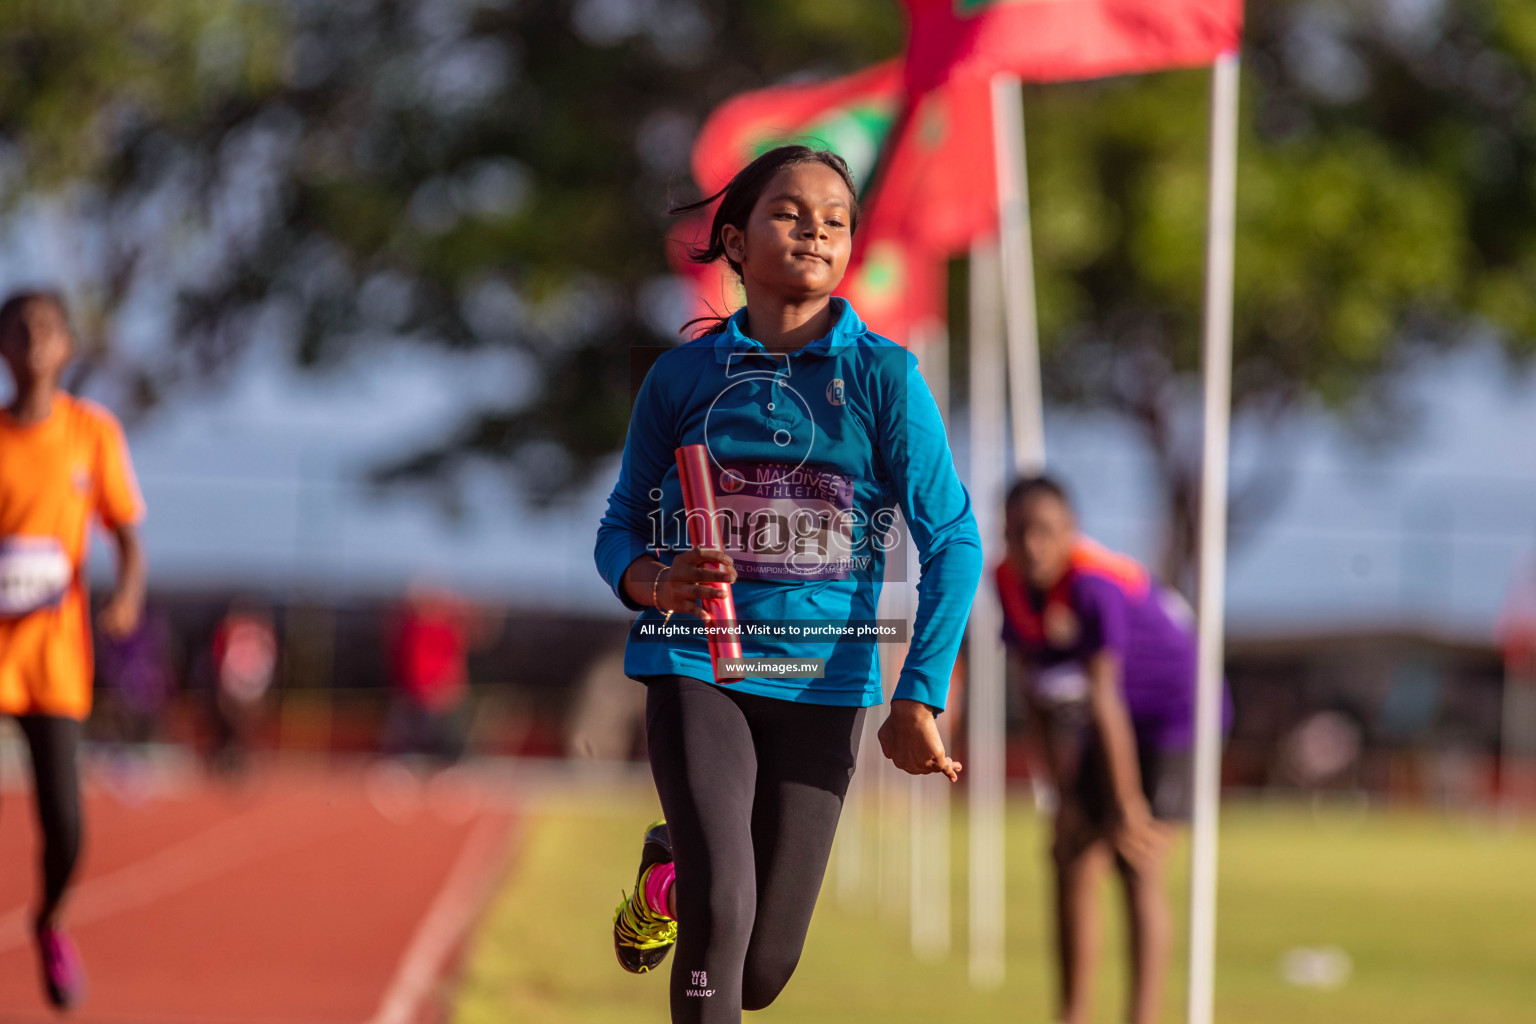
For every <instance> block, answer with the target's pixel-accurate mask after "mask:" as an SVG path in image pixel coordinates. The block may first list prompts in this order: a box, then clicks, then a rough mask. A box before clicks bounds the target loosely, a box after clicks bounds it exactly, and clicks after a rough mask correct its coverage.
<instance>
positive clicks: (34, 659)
mask: <svg viewBox="0 0 1536 1024" xmlns="http://www.w3.org/2000/svg"><path fill="white" fill-rule="evenodd" d="M143 514H144V503H143V500H142V499H141V498H140V497H139V488H138V484H137V483H136V482H135V481H134V477H133V466H132V464H131V463H130V462H129V460H128V448H127V445H126V444H125V443H124V441H123V432H122V428H121V427H120V426H119V425H118V423H117V420H116V419H114V418H113V416H112V414H111V413H109V412H107V411H106V410H105V409H103V408H101V407H100V406H98V405H95V404H94V403H91V402H86V401H81V400H80V399H76V398H71V397H69V396H68V395H63V394H60V395H59V396H58V397H56V398H55V399H54V401H53V409H52V410H51V411H50V412H49V414H48V417H47V418H46V419H44V420H42V421H41V422H39V423H32V424H26V425H23V424H20V423H17V422H16V421H15V420H14V419H13V418H12V417H11V415H10V413H9V412H7V411H5V410H3V409H0V550H8V551H12V552H14V551H18V550H20V551H26V552H35V551H39V550H41V551H45V552H50V553H52V554H53V556H54V557H55V559H56V560H57V558H58V555H59V553H60V552H62V557H63V559H64V560H67V565H65V566H64V570H65V573H66V582H64V583H63V584H62V587H63V589H62V593H60V594H58V596H57V598H56V599H54V600H52V601H50V602H47V603H46V604H45V605H44V606H43V607H39V608H37V609H36V610H33V611H21V612H20V613H17V612H16V611H14V610H12V609H8V610H7V611H6V612H5V613H0V714H6V715H59V716H63V717H68V718H77V719H79V718H84V717H85V716H86V715H87V714H89V713H90V710H91V676H92V668H93V666H92V657H91V631H90V612H89V608H88V605H87V601H86V589H85V558H86V549H87V546H88V543H89V536H90V521H91V517H92V516H95V517H97V518H98V519H100V520H101V522H102V523H103V524H104V525H105V526H106V527H107V528H109V529H111V528H114V527H117V526H121V525H125V524H129V523H135V522H137V521H138V520H139V519H140V518H141V517H142V516H143Z"/></svg>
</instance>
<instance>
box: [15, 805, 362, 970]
mask: <svg viewBox="0 0 1536 1024" xmlns="http://www.w3.org/2000/svg"><path fill="white" fill-rule="evenodd" d="M302 799H303V798H302V797H297V798H292V797H291V798H288V799H285V800H280V801H276V802H274V803H271V804H268V805H267V806H265V807H259V808H257V809H255V810H252V811H247V812H245V813H244V814H241V815H238V816H237V817H234V818H226V819H225V820H223V821H221V822H219V823H218V824H216V825H213V826H212V827H210V828H207V829H205V830H204V831H202V832H199V833H197V834H196V835H194V836H191V837H189V838H187V839H184V840H182V841H181V842H179V843H174V844H172V845H171V846H167V847H165V848H164V849H162V850H160V851H159V852H157V853H154V854H151V855H150V856H148V857H145V858H144V859H143V860H140V861H136V862H134V863H133V864H130V865H128V866H127V867H123V868H119V869H118V870H116V871H113V872H111V873H110V874H105V875H101V876H100V877H98V878H88V879H86V880H85V881H83V882H81V883H80V884H78V885H76V886H75V887H74V888H73V889H72V890H71V893H70V897H69V902H68V904H67V905H66V909H65V920H66V922H67V923H68V924H69V925H71V926H78V925H83V924H85V923H86V922H88V921H98V920H100V919H102V918H104V917H109V916H111V915H112V914H116V913H120V912H122V911H124V910H131V909H133V908H134V907H142V906H145V905H146V904H150V903H154V902H155V901H156V900H159V899H162V898H164V897H165V896H168V895H170V894H171V893H174V892H178V891H180V890H182V889H187V888H190V887H191V886H193V885H196V884H198V883H199V882H203V881H207V880H208V879H210V878H214V877H217V876H218V875H220V874H223V873H224V872H226V871H229V870H231V869H232V868H235V867H238V866H240V865H241V864H245V863H248V862H250V861H253V860H257V859H260V858H262V857H265V856H267V855H268V854H271V853H275V852H277V851H279V850H283V849H287V848H289V847H293V846H299V845H302V844H305V843H309V842H313V841H314V840H315V839H317V838H319V837H320V836H322V835H324V834H325V833H326V832H330V831H334V830H335V829H336V828H338V827H339V825H338V824H337V823H336V818H335V816H334V815H333V816H328V817H327V818H326V819H325V825H324V827H321V828H320V829H318V830H317V829H315V828H314V827H309V828H304V829H297V828H293V827H280V826H279V825H277V824H276V823H271V822H269V819H271V818H272V817H274V815H278V816H280V814H279V812H281V814H286V813H287V812H288V811H289V810H290V808H291V805H292V804H293V803H294V802H295V800H302ZM31 939H32V911H31V910H30V908H29V907H27V906H25V905H23V906H20V907H17V908H16V909H14V910H11V911H9V912H8V913H6V914H4V915H0V952H4V951H5V950H8V949H13V948H15V947H17V946H21V945H25V944H27V943H29V942H30V941H31Z"/></svg>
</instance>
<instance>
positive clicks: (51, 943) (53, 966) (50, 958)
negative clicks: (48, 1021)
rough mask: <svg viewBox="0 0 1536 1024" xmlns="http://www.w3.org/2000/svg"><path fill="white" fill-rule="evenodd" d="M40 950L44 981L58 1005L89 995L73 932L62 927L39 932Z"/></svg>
mask: <svg viewBox="0 0 1536 1024" xmlns="http://www.w3.org/2000/svg"><path fill="white" fill-rule="evenodd" d="M37 950H38V954H39V955H40V956H41V957H42V960H43V981H44V983H45V985H46V986H47V989H48V1000H49V1002H51V1003H53V1005H54V1006H59V1007H68V1006H74V1005H76V1004H77V1003H79V1002H80V1001H81V1000H82V999H84V998H85V968H84V967H83V966H82V965H81V963H80V954H79V953H78V952H77V951H76V950H75V944H74V943H73V942H71V941H70V940H69V936H68V935H65V934H64V932H63V931H61V930H60V929H58V928H44V929H42V930H41V931H39V932H38V933H37Z"/></svg>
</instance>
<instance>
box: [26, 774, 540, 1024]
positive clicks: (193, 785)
mask: <svg viewBox="0 0 1536 1024" xmlns="http://www.w3.org/2000/svg"><path fill="white" fill-rule="evenodd" d="M93 777H94V776H93ZM412 778H413V777H411V776H409V775H407V774H406V773H405V772H404V770H403V769H399V768H385V769H374V770H373V771H372V772H364V771H363V770H361V769H357V770H353V771H350V772H319V771H309V772H301V771H295V770H291V769H290V770H272V771H267V772H264V773H262V774H261V775H260V776H259V777H258V778H256V779H254V780H253V781H252V782H250V783H249V784H248V785H247V786H245V787H242V788H241V789H238V790H235V789H231V788H229V787H227V786H223V785H220V784H217V783H210V782H207V781H204V780H201V779H197V778H188V779H183V780H182V781H181V782H180V783H177V784H174V785H170V786H164V785H162V786H157V787H155V791H154V792H152V793H146V794H143V795H139V796H136V797H132V798H130V797H128V796H125V795H123V794H122V793H121V792H117V791H114V788H113V787H111V786H107V785H101V784H92V785H90V786H89V787H88V792H87V796H86V820H85V827H86V849H85V855H84V859H83V863H82V870H81V872H80V873H79V874H78V875H77V876H76V883H75V888H74V890H73V895H72V897H71V899H70V902H69V903H68V904H66V909H65V912H64V923H65V925H66V927H67V928H68V930H69V931H70V933H71V934H72V935H73V936H74V938H75V941H76V943H77V944H78V945H79V947H80V951H81V955H82V958H83V959H84V961H85V967H86V973H87V975H88V976H89V979H90V986H91V988H90V994H89V997H88V998H87V1000H86V1002H85V1004H84V1005H83V1007H81V1008H80V1009H79V1010H76V1011H74V1012H72V1013H71V1014H69V1016H68V1018H67V1019H69V1020H72V1021H80V1022H82V1024H88V1022H93V1021H94V1022H102V1024H423V1022H430V1021H437V1020H441V1019H442V1016H443V1007H444V1006H445V1005H446V981H447V973H448V971H449V969H450V968H451V966H452V964H453V960H454V957H455V956H456V955H457V952H458V949H459V946H460V945H461V941H462V939H463V938H464V935H465V933H466V930H467V929H468V928H469V927H470V926H471V925H472V923H473V921H474V919H475V917H476V915H477V914H478V913H479V911H480V910H481V908H482V907H483V905H484V902H485V900H486V899H487V898H488V896H489V894H490V892H491V889H492V887H493V885H494V883H495V881H496V879H497V876H498V875H499V873H500V872H501V870H503V868H504V867H505V864H506V856H507V852H508V849H509V842H510V838H511V835H512V833H513V829H512V828H511V825H512V817H511V815H510V814H509V813H508V812H507V810H506V809H505V808H504V807H496V806H492V805H490V804H489V803H488V802H487V801H486V800H485V798H484V791H483V790H482V789H480V788H479V787H478V786H477V785H475V784H474V783H471V782H469V781H467V780H462V779H454V778H452V777H449V778H446V779H443V780H440V781H439V782H438V783H434V784H430V785H428V786H425V787H422V786H419V785H416V784H413V783H412V781H411V779H412ZM35 843H36V838H35V825H34V820H33V812H32V806H31V798H30V793H28V792H26V791H25V789H23V788H18V787H17V786H15V785H12V786H8V787H6V788H5V789H4V792H3V794H0V1022H3V1024H33V1022H44V1021H54V1020H59V1019H61V1018H60V1017H59V1016H58V1015H57V1014H55V1013H54V1012H53V1011H52V1010H50V1009H49V1008H48V1006H47V1004H46V1003H45V1002H44V1000H43V997H42V994H41V988H40V985H39V980H38V968H37V962H36V955H35V952H34V950H33V948H32V944H31V941H30V937H29V936H30V921H31V915H30V908H32V907H33V906H35V903H36V891H37V888H36V887H37V884H38V883H37V874H36V846H35Z"/></svg>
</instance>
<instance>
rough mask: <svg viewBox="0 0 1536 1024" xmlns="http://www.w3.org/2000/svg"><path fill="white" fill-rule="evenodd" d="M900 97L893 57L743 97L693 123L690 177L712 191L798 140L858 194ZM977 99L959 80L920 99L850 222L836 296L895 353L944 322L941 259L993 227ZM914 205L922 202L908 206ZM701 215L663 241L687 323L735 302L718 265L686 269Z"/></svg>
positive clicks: (699, 235)
mask: <svg viewBox="0 0 1536 1024" xmlns="http://www.w3.org/2000/svg"><path fill="white" fill-rule="evenodd" d="M978 98H979V99H978ZM902 100H903V92H902V83H901V64H900V62H899V61H895V60H892V61H886V62H885V63H882V64H878V65H875V66H874V67H872V68H868V69H866V70H864V71H860V72H858V73H856V74H853V75H848V76H846V77H843V78H838V79H834V80H832V81H829V82H818V83H813V84H807V85H789V86H778V87H775V88H771V89H762V90H758V91H755V92H750V93H745V94H743V95H741V96H737V97H735V98H733V99H731V100H729V101H727V102H726V103H724V104H722V105H721V106H720V107H719V108H718V109H717V110H716V111H715V112H714V113H713V114H711V115H710V117H709V120H708V121H706V122H705V124H704V127H703V129H702V130H701V131H700V133H699V137H698V140H697V141H696V142H695V143H694V148H693V171H694V178H695V179H696V180H697V182H698V184H699V186H700V187H701V188H702V189H704V191H705V192H706V194H708V193H713V192H716V191H718V190H719V189H720V188H722V187H723V186H724V185H725V184H726V182H728V181H729V180H730V179H731V177H732V176H733V175H734V174H735V173H736V172H737V171H739V170H741V168H742V167H744V166H746V165H747V164H748V163H749V162H751V161H752V160H753V159H755V158H756V157H758V156H760V155H761V154H762V153H764V152H766V151H767V150H769V149H772V148H773V147H775V146H781V145H786V144H790V143H797V142H798V143H805V144H809V145H817V146H823V147H825V148H828V149H831V150H832V151H833V152H835V153H837V154H838V155H840V156H842V157H843V159H844V160H846V161H847V162H848V165H849V170H850V171H852V172H853V175H854V181H855V182H856V183H857V184H859V185H860V186H861V187H862V185H863V184H864V183H866V182H867V180H868V176H869V173H870V171H871V170H872V169H873V167H874V164H875V161H876V158H877V156H879V155H880V153H881V150H882V147H884V146H885V145H886V142H887V137H888V135H889V133H890V131H891V129H892V126H893V124H894V123H895V121H896V117H897V113H898V109H899V107H900V106H901V103H902ZM978 102H979V103H980V104H981V105H980V106H979V107H978V106H977V105H976V104H977V103H978ZM988 102H989V100H988V99H987V96H986V90H985V88H984V87H982V88H981V89H980V90H977V89H976V88H974V87H972V86H971V84H970V83H966V84H964V85H959V84H957V87H956V88H954V89H943V90H939V91H938V92H936V93H935V94H934V95H933V96H931V97H928V98H927V99H926V100H925V102H924V103H923V104H922V106H921V107H920V108H919V111H918V116H914V117H911V118H908V119H906V120H905V121H904V122H903V128H902V138H901V140H900V141H899V143H898V144H897V145H895V146H894V147H893V149H892V151H891V153H890V155H889V156H888V157H887V159H888V163H887V165H886V168H885V170H883V171H882V172H881V173H882V184H881V186H880V197H879V198H878V199H876V200H875V202H874V204H873V205H872V206H871V207H870V208H868V209H865V210H864V211H863V213H862V214H861V217H860V221H859V231H858V234H857V235H856V236H855V240H854V243H855V245H854V258H853V261H852V262H851V263H850V265H849V268H848V273H847V275H846V276H845V277H844V279H843V285H842V287H841V288H840V289H839V292H838V294H840V295H842V296H844V297H845V298H847V299H848V300H849V301H850V302H852V303H853V306H854V308H855V309H856V310H858V312H859V315H860V316H861V317H862V318H863V319H864V321H865V322H866V323H867V324H869V326H870V327H871V328H873V329H874V330H875V331H877V332H879V333H880V334H883V335H885V336H886V337H889V338H891V339H892V340H894V341H897V342H899V343H901V344H908V343H910V341H911V340H912V339H913V337H915V336H916V337H920V336H921V335H922V334H923V333H924V332H925V331H927V330H928V329H930V327H931V325H933V324H934V323H937V324H940V325H941V324H942V323H943V321H944V319H945V312H944V309H945V307H944V297H945V293H944V286H943V270H944V266H943V256H945V255H947V254H949V253H951V252H954V251H958V250H959V249H961V248H964V247H965V246H966V245H967V244H969V241H970V238H971V237H973V236H974V233H977V232H981V233H985V232H988V231H991V230H993V229H994V228H995V224H996V219H997V217H996V196H995V193H996V189H995V188H994V187H993V184H992V182H993V170H992V167H993V161H992V143H991V122H990V116H989V114H988V110H989V109H990V108H989V107H987V105H986V104H987V103H988ZM918 200H923V201H927V202H931V203H932V205H931V206H929V207H928V208H927V209H926V211H924V210H920V209H916V206H917V205H919V204H918ZM713 213H714V211H713V210H712V209H711V210H709V211H707V212H706V213H704V214H701V215H696V216H695V217H690V218H687V219H686V220H684V221H683V222H680V223H679V224H678V226H677V227H676V229H675V230H674V231H673V232H672V236H671V238H670V239H669V240H668V254H669V256H670V258H671V260H672V263H673V266H674V268H676V269H677V271H678V273H679V274H681V275H683V276H685V277H687V278H688V279H689V280H690V281H691V282H692V283H693V287H694V294H695V297H696V299H697V302H696V306H695V309H694V312H693V315H694V316H712V315H721V314H725V313H730V312H733V311H734V310H735V309H737V308H738V307H739V306H740V305H741V303H742V301H743V298H744V296H743V295H742V293H741V285H740V283H739V282H738V281H737V279H736V276H735V275H734V274H733V273H731V271H730V268H729V267H727V266H726V265H725V263H724V261H719V262H716V263H714V264H711V265H709V266H707V267H700V266H699V265H698V264H694V263H689V262H688V261H687V258H686V256H687V250H688V246H689V245H690V244H697V243H699V242H701V241H703V239H704V236H705V235H706V234H707V232H708V229H709V222H710V219H711V218H712V217H713Z"/></svg>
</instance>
